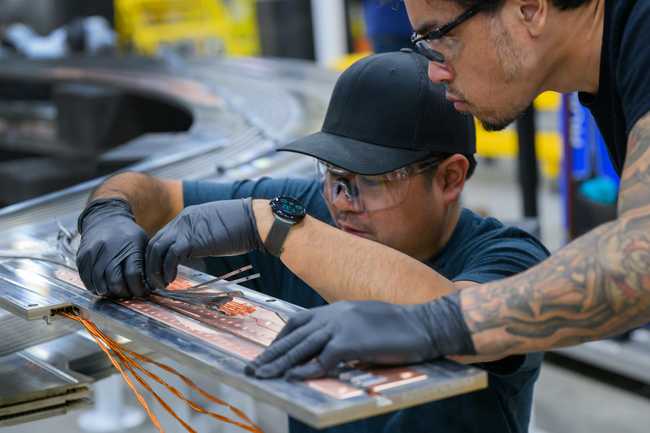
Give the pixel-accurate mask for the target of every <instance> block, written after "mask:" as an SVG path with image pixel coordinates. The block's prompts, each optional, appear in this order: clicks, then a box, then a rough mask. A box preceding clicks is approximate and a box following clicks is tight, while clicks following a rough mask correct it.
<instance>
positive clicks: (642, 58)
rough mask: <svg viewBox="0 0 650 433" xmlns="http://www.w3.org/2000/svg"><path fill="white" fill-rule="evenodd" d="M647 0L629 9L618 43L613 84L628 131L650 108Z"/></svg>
mask: <svg viewBox="0 0 650 433" xmlns="http://www.w3.org/2000/svg"><path fill="white" fill-rule="evenodd" d="M648 35H650V2H647V1H638V2H636V3H635V4H634V6H633V7H632V10H631V11H630V12H629V16H628V19H627V22H626V24H625V30H624V32H623V38H622V40H621V46H620V56H619V62H618V65H617V69H616V76H617V79H616V84H617V86H618V92H619V94H620V95H621V102H622V104H623V113H624V115H625V126H626V128H625V131H626V132H627V133H628V134H629V133H630V131H631V130H632V128H633V127H634V125H635V124H636V122H637V121H638V120H639V119H640V118H641V117H643V116H644V115H645V114H647V113H648V112H650V79H649V78H648V71H650V44H649V43H648Z"/></svg>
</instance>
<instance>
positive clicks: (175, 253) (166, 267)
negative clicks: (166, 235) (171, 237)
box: [162, 240, 189, 286]
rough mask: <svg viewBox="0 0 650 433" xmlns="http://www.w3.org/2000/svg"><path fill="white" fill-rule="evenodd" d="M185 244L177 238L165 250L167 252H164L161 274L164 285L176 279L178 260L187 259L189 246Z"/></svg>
mask: <svg viewBox="0 0 650 433" xmlns="http://www.w3.org/2000/svg"><path fill="white" fill-rule="evenodd" d="M186 245H187V242H184V241H181V240H179V241H177V242H175V243H174V244H172V246H171V247H169V249H168V250H167V254H165V258H164V259H163V268H162V269H163V274H162V275H163V281H164V282H165V285H166V286H167V285H169V284H170V283H171V282H172V281H174V280H175V279H176V275H177V274H178V265H179V264H180V261H181V260H183V259H187V255H188V250H189V247H188V246H186Z"/></svg>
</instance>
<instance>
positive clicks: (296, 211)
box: [264, 197, 306, 257]
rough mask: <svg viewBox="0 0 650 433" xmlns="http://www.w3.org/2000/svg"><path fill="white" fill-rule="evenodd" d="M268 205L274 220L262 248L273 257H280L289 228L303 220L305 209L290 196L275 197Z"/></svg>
mask: <svg viewBox="0 0 650 433" xmlns="http://www.w3.org/2000/svg"><path fill="white" fill-rule="evenodd" d="M269 205H270V206H271V211H272V212H273V216H274V217H275V221H273V224H272V225H271V229H270V230H269V234H268V235H267V236H266V240H265V241H264V248H265V249H266V251H268V252H269V253H270V254H272V255H274V256H275V257H280V255H281V254H282V250H283V245H284V240H285V239H286V238H287V235H288V234H289V230H290V229H291V227H293V226H294V225H296V224H298V223H299V222H300V221H302V220H303V218H304V217H305V214H306V211H305V208H304V207H303V206H302V204H301V203H300V202H299V201H298V200H296V199H293V198H291V197H276V198H274V199H273V200H271V202H270V203H269Z"/></svg>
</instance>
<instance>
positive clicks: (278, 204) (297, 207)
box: [271, 197, 306, 222]
mask: <svg viewBox="0 0 650 433" xmlns="http://www.w3.org/2000/svg"><path fill="white" fill-rule="evenodd" d="M271 210H273V212H274V213H275V214H276V215H278V216H279V217H281V218H286V219H288V220H291V221H296V222H297V221H300V220H301V219H303V218H304V216H305V214H306V211H305V207H304V206H303V205H302V204H301V203H300V202H299V201H298V200H296V199H294V198H291V197H276V198H274V199H273V200H271Z"/></svg>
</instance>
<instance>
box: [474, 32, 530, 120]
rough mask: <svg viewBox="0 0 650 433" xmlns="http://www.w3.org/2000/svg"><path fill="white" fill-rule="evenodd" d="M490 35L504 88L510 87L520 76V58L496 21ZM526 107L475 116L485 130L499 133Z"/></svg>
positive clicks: (510, 39)
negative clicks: (508, 111) (501, 73)
mask: <svg viewBox="0 0 650 433" xmlns="http://www.w3.org/2000/svg"><path fill="white" fill-rule="evenodd" d="M492 34H493V36H492V39H493V43H494V46H495V47H496V54H497V59H498V62H499V65H500V67H501V70H502V72H503V77H504V83H505V84H506V86H507V85H512V84H514V83H516V82H517V79H518V78H519V77H520V76H521V71H522V69H523V67H522V64H521V58H520V57H519V56H518V54H517V51H516V50H515V47H514V43H513V41H512V37H511V36H510V34H509V33H508V32H507V31H506V29H504V28H503V27H502V26H501V24H500V23H497V22H496V21H495V22H493V24H492ZM527 106H528V104H526V106H524V107H513V110H512V112H510V113H505V114H504V113H497V112H493V113H490V114H488V115H486V116H483V117H479V116H477V118H478V119H479V121H480V122H481V125H483V128H484V129H485V130H487V131H500V130H502V129H505V128H506V127H507V126H508V125H510V124H511V123H512V122H514V121H515V120H517V119H518V118H519V117H520V116H521V115H522V114H523V113H524V111H525V110H526V107H527Z"/></svg>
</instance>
